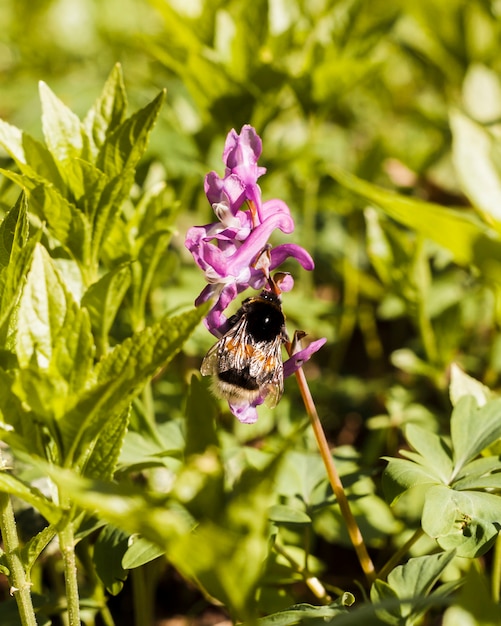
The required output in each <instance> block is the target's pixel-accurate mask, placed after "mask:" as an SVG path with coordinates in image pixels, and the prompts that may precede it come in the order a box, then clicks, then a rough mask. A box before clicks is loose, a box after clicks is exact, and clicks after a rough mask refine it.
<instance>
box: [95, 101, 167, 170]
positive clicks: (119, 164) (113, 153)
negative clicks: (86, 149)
mask: <svg viewBox="0 0 501 626" xmlns="http://www.w3.org/2000/svg"><path fill="white" fill-rule="evenodd" d="M164 98H165V92H163V91H162V92H160V94H159V95H158V96H157V97H156V98H155V99H154V100H152V101H151V102H150V103H149V104H148V105H146V106H145V107H144V108H143V109H140V110H139V111H137V112H136V113H134V114H133V115H131V117H129V118H127V119H126V120H125V121H123V122H122V124H120V126H118V127H117V128H115V130H114V131H113V132H111V133H110V134H109V135H107V137H106V139H105V141H104V143H103V145H102V146H101V149H100V151H99V155H98V158H97V166H98V167H99V168H100V169H101V170H102V171H103V172H105V173H106V174H107V175H108V176H109V177H110V178H114V177H115V176H117V175H119V174H121V173H122V172H123V171H124V170H125V169H129V168H134V167H135V166H136V165H137V163H138V161H139V159H140V158H141V157H142V156H143V154H144V151H145V150H146V146H147V143H148V137H149V134H150V132H151V129H152V128H153V126H154V124H155V121H156V119H157V116H158V113H159V112H160V108H161V106H162V104H163V101H164Z"/></svg>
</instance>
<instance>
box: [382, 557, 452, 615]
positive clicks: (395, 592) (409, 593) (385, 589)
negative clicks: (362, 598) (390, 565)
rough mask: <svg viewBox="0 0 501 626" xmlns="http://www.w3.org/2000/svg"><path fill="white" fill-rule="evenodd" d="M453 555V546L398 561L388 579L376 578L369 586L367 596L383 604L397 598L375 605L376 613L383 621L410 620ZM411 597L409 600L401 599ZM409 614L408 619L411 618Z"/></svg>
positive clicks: (422, 609) (421, 608)
mask: <svg viewBox="0 0 501 626" xmlns="http://www.w3.org/2000/svg"><path fill="white" fill-rule="evenodd" d="M454 556H455V552H454V550H451V551H449V552H441V553H439V554H431V555H426V556H420V557H415V558H411V559H409V560H408V561H407V563H405V564H404V565H398V566H397V567H395V569H393V570H392V571H391V572H390V574H389V575H388V582H387V583H385V582H384V581H381V580H376V581H375V583H374V584H373V585H372V588H371V594H370V595H371V600H372V602H373V603H374V604H376V608H377V605H378V604H380V603H381V604H383V606H384V603H385V602H387V601H388V600H390V601H391V600H395V599H397V598H399V599H400V600H402V601H403V602H401V603H399V604H393V603H389V606H387V608H379V609H377V615H378V616H379V617H381V618H382V619H383V620H384V622H385V623H387V624H395V625H401V626H404V625H405V624H413V623H415V620H417V619H418V617H419V616H420V615H422V614H423V613H424V612H425V611H426V609H427V608H428V605H427V603H425V602H423V600H424V599H425V598H426V596H427V595H428V594H429V593H430V591H431V589H432V588H433V585H434V584H435V583H436V582H437V580H438V579H439V577H440V576H441V574H442V573H443V571H444V570H445V568H446V567H447V566H448V565H449V563H450V562H451V561H452V559H453V558H454ZM406 600H408V601H409V600H411V602H405V601H406ZM411 618H412V620H411Z"/></svg>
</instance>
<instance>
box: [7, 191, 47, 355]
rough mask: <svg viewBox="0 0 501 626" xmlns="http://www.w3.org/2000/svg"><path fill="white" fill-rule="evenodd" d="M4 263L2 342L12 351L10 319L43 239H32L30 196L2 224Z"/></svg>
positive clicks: (21, 201)
mask: <svg viewBox="0 0 501 626" xmlns="http://www.w3.org/2000/svg"><path fill="white" fill-rule="evenodd" d="M0 239H1V241H2V244H1V246H0V248H1V249H2V252H3V254H2V264H3V269H2V270H0V340H1V341H2V344H3V347H4V348H5V349H11V348H12V341H11V340H10V339H9V335H10V334H11V332H10V330H9V319H10V317H11V315H12V313H13V311H14V309H15V307H17V305H18V302H19V295H20V293H21V290H22V288H23V285H24V281H25V279H26V274H27V272H28V268H29V267H30V263H31V259H32V254H33V250H34V247H35V244H36V242H37V240H38V239H39V236H35V237H33V238H32V239H31V241H29V240H28V218H27V203H26V196H25V195H24V194H21V195H20V197H19V199H18V201H17V203H16V204H15V206H14V207H13V208H12V209H11V210H10V211H9V212H8V213H7V215H6V216H5V218H4V220H3V222H2V224H1V225H0Z"/></svg>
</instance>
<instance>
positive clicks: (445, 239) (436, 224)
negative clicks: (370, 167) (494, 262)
mask: <svg viewBox="0 0 501 626" xmlns="http://www.w3.org/2000/svg"><path fill="white" fill-rule="evenodd" d="M328 173H329V174H330V175H331V176H332V178H334V179H335V180H337V181H338V182H339V183H340V184H342V185H343V186H344V187H346V188H347V189H350V190H351V191H353V192H354V193H356V194H358V195H360V196H362V197H363V198H365V199H367V200H369V201H370V202H373V203H374V204H376V205H377V206H379V207H380V208H381V209H382V210H383V211H385V213H387V214H388V215H389V216H390V217H392V218H393V219H395V220H397V222H400V223H401V224H404V225H405V226H408V227H409V228H411V229H413V230H415V231H416V232H418V233H421V234H422V235H424V236H425V237H428V238H429V239H431V240H432V241H436V242H437V243H438V244H440V245H441V246H443V247H444V248H446V249H447V250H450V251H451V253H452V254H453V256H454V259H455V260H456V261H457V262H458V263H460V264H465V265H468V264H471V263H472V262H474V261H475V254H474V253H475V250H476V249H477V250H478V253H479V254H480V253H481V252H482V250H481V248H482V247H484V248H485V245H487V244H488V243H489V244H490V247H491V246H495V247H496V249H498V248H501V244H500V243H499V242H498V241H494V240H490V239H489V237H488V229H487V227H485V226H484V225H482V224H480V223H477V222H475V221H474V220H472V219H469V218H468V217H467V216H465V215H463V214H461V213H458V212H456V211H453V210H452V209H446V208H444V207H443V206H440V205H438V204H433V203H431V202H423V201H422V200H417V199H415V198H409V197H407V196H401V195H398V194H396V193H394V192H392V191H388V190H386V189H383V188H381V187H378V186H377V185H373V184H372V183H368V182H366V181H364V180H361V179H360V178H357V177H356V176H353V175H352V174H349V173H348V172H345V171H343V170H341V169H339V168H333V167H330V168H329V171H328ZM491 253H492V250H489V254H491ZM479 258H480V257H479Z"/></svg>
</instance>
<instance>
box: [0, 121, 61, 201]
mask: <svg viewBox="0 0 501 626" xmlns="http://www.w3.org/2000/svg"><path fill="white" fill-rule="evenodd" d="M0 145H1V146H2V147H3V149H4V150H5V151H6V152H7V154H9V156H10V157H11V158H12V159H13V160H14V162H15V163H16V165H17V166H18V168H19V170H20V172H21V174H24V175H25V176H26V177H27V178H31V179H33V180H35V179H38V180H45V181H46V182H47V183H48V184H50V183H52V184H53V185H55V187H57V189H59V190H60V191H63V190H64V188H65V184H64V182H63V179H62V177H61V174H60V173H59V169H58V167H57V165H56V162H55V161H54V157H53V156H52V154H51V153H50V152H49V150H47V148H46V147H45V146H44V145H43V144H42V143H40V142H39V141H37V140H36V139H33V137H31V136H30V135H28V134H27V133H25V132H24V131H22V130H21V129H19V128H17V127H16V126H12V125H10V124H8V123H7V122H4V121H3V120H0Z"/></svg>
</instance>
